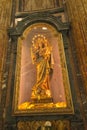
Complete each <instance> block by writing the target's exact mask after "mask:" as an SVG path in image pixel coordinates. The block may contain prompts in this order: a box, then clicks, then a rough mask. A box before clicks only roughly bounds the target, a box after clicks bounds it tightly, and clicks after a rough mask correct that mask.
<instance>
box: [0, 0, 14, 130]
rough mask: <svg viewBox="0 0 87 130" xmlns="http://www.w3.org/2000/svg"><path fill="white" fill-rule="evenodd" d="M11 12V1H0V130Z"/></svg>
mask: <svg viewBox="0 0 87 130" xmlns="http://www.w3.org/2000/svg"><path fill="white" fill-rule="evenodd" d="M11 10H12V0H8V1H7V0H0V130H2V125H3V118H4V114H3V113H4V108H5V97H6V89H7V86H6V80H5V75H6V74H4V71H5V61H6V53H7V46H8V36H7V28H8V27H9V26H10V20H11Z"/></svg>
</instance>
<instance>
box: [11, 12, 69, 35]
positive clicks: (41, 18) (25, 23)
mask: <svg viewBox="0 0 87 130" xmlns="http://www.w3.org/2000/svg"><path fill="white" fill-rule="evenodd" d="M40 22H44V23H48V24H50V25H52V26H54V27H55V28H56V29H57V31H60V32H62V31H64V30H69V23H62V22H61V21H60V20H59V19H58V17H55V16H53V15H51V14H49V13H33V14H29V15H28V16H27V17H25V18H24V19H23V20H21V21H19V22H18V24H17V26H16V27H15V28H14V29H12V30H13V31H12V30H11V28H10V35H22V33H23V32H24V30H25V29H26V28H27V27H29V26H30V25H32V24H34V23H40Z"/></svg>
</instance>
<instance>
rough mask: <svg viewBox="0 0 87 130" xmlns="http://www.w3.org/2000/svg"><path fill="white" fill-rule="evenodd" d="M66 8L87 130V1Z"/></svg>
mask: <svg viewBox="0 0 87 130" xmlns="http://www.w3.org/2000/svg"><path fill="white" fill-rule="evenodd" d="M66 7H67V13H68V20H69V22H70V23H71V32H70V37H72V38H71V44H72V45H71V46H74V48H73V47H72V48H73V53H74V55H77V59H78V61H76V62H77V63H76V64H77V66H78V67H77V69H76V76H77V79H79V80H78V82H79V84H78V88H77V89H78V93H79V94H78V95H79V99H81V101H80V100H79V103H80V106H81V112H82V115H83V119H84V122H85V123H84V124H85V127H86V129H87V124H86V121H87V100H86V99H87V1H86V0H73V1H72V0H66ZM72 39H73V40H72ZM74 49H75V50H74ZM75 58H76V57H74V60H75ZM78 68H79V69H78ZM81 80H82V82H81ZM81 84H82V85H81Z"/></svg>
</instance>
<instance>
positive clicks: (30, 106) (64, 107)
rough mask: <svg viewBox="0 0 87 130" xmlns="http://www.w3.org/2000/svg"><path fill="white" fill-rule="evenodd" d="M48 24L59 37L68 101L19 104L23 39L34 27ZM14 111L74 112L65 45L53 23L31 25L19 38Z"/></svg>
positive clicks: (37, 112) (36, 112)
mask: <svg viewBox="0 0 87 130" xmlns="http://www.w3.org/2000/svg"><path fill="white" fill-rule="evenodd" d="M42 26H47V28H48V29H49V30H51V31H52V34H53V35H54V36H55V37H57V39H58V46H59V53H60V57H61V59H60V60H61V65H60V66H61V67H62V74H63V84H64V90H65V95H66V102H59V103H55V104H54V103H46V104H41V103H38V104H34V103H31V102H25V103H23V104H21V105H18V100H19V90H20V87H19V86H20V70H21V50H22V41H23V40H24V39H26V37H27V35H28V33H29V32H30V31H31V30H32V29H33V28H34V27H42ZM13 113H14V114H15V115H23V114H29V115H35V114H38V115H39V114H40V115H43V114H46V115H50V114H51V115H55V114H73V113H74V108H73V103H72V97H71V91H70V84H69V78H68V71H67V65H66V60H65V54H64V47H63V39H62V34H61V33H59V32H57V31H56V30H55V28H53V27H52V26H51V25H49V24H46V23H36V24H33V25H31V26H29V27H28V28H27V29H26V30H25V31H24V33H23V35H22V36H21V37H19V38H18V47H17V61H16V73H15V91H14V101H13Z"/></svg>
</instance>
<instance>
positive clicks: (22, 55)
mask: <svg viewBox="0 0 87 130" xmlns="http://www.w3.org/2000/svg"><path fill="white" fill-rule="evenodd" d="M68 30H69V24H68V23H62V22H61V21H60V20H59V19H58V18H56V17H54V16H52V15H50V14H44V13H42V14H40V13H39V14H37V13H36V14H32V15H29V16H28V17H26V18H24V19H23V20H22V21H20V22H18V24H17V26H16V27H15V28H14V29H13V28H11V29H9V32H10V36H11V37H12V39H13V40H14V41H15V42H14V44H16V45H17V56H16V68H15V70H14V71H15V77H14V101H13V104H14V105H13V112H14V114H17V115H18V114H21V115H25V114H28V115H35V114H36V115H40V114H41V115H44V114H46V115H47V114H48V115H55V114H73V113H74V109H73V103H72V96H71V89H70V85H71V84H70V79H69V74H68V66H67V61H66V55H65V46H66V45H67V44H68V43H67V40H66V39H67V32H68ZM15 37H16V38H15ZM37 37H45V38H46V39H47V40H48V42H49V45H50V46H51V47H52V53H51V54H52V60H53V61H52V63H53V69H52V74H51V76H50V77H51V78H50V81H49V84H50V92H51V99H50V100H48V98H47V99H46V100H40V99H41V97H40V99H38V98H37V99H35V100H32V98H31V95H32V87H33V86H34V84H35V83H36V81H37V69H36V65H35V64H33V63H32V56H31V48H32V46H33V41H34V40H33V39H35V38H37Z"/></svg>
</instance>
